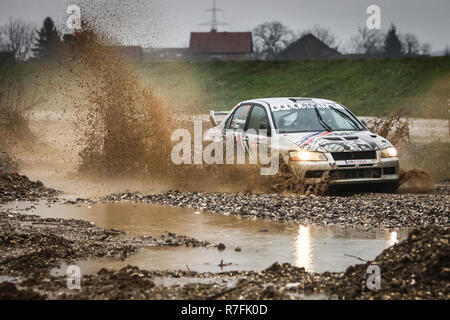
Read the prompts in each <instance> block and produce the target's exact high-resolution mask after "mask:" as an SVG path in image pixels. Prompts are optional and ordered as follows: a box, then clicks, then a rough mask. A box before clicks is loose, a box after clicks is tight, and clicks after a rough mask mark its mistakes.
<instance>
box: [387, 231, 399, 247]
mask: <svg viewBox="0 0 450 320" xmlns="http://www.w3.org/2000/svg"><path fill="white" fill-rule="evenodd" d="M397 242H398V234H397V231H392V232H391V239H389V241H388V246H389V247H390V246H393V245H394V244H396V243H397Z"/></svg>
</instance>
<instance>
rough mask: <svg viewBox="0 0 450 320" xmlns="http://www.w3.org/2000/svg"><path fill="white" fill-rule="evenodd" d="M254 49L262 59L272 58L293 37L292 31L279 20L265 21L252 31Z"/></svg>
mask: <svg viewBox="0 0 450 320" xmlns="http://www.w3.org/2000/svg"><path fill="white" fill-rule="evenodd" d="M253 37H254V48H255V51H256V52H257V53H258V55H260V56H261V57H262V58H264V59H272V58H274V57H275V56H276V55H277V54H278V53H280V52H281V51H282V50H283V49H284V48H286V47H287V46H288V45H289V44H290V43H291V42H292V41H293V39H294V33H293V32H292V31H291V30H290V29H289V28H288V27H286V26H285V25H283V24H282V23H281V22H277V21H274V22H266V23H263V24H260V25H259V26H257V27H256V28H255V29H254V31H253Z"/></svg>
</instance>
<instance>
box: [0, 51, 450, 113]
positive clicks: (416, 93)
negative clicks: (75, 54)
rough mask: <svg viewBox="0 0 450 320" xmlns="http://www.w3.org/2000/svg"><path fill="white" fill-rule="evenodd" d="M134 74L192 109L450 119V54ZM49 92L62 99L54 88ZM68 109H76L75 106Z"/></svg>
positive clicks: (192, 65) (169, 66)
mask: <svg viewBox="0 0 450 320" xmlns="http://www.w3.org/2000/svg"><path fill="white" fill-rule="evenodd" d="M13 69H14V70H11V69H9V71H7V72H8V74H4V72H2V70H0V79H1V78H2V77H7V78H10V77H15V76H18V75H20V76H22V75H23V74H27V73H28V74H29V75H30V76H31V77H32V78H33V80H36V79H37V81H40V80H43V77H42V75H43V74H46V75H50V77H52V76H51V74H52V73H57V72H56V71H54V70H57V69H58V67H57V66H56V65H54V66H49V65H39V64H36V65H34V64H25V65H21V66H17V67H15V68H13ZM132 69H133V71H134V72H136V74H137V75H138V76H139V78H140V79H141V80H142V82H143V83H145V84H146V85H151V86H152V87H153V88H155V90H156V91H158V92H159V93H160V94H162V95H163V98H164V99H165V100H166V101H167V102H168V103H169V104H171V105H173V106H174V107H175V108H177V109H178V110H184V111H186V112H198V113H200V112H207V111H209V110H211V109H216V110H229V109H231V108H232V107H233V106H235V105H236V104H237V103H238V102H239V101H242V100H247V99H252V98H262V97H277V96H278V97H281V96H287V97H289V96H305V97H318V98H327V99H331V100H335V101H338V102H340V103H343V104H344V105H346V106H347V107H349V108H350V109H351V110H352V111H353V112H354V113H356V114H357V115H361V116H364V115H383V114H388V113H390V112H393V111H396V110H401V111H402V113H403V114H404V115H411V116H419V117H428V118H447V116H448V111H447V110H448V103H447V100H448V99H450V57H433V58H429V57H428V58H427V57H422V58H411V59H401V60H390V59H375V60H367V59H360V60H344V59H343V60H300V61H286V62H277V61H242V62H173V63H171V62H165V63H164V62H160V63H156V62H155V63H139V64H134V65H132ZM2 73H3V74H2ZM31 77H30V78H31ZM60 77H61V76H60V75H58V76H57V79H58V80H59V79H61V81H69V82H70V81H73V78H72V79H71V78H70V75H69V76H67V77H66V76H64V77H63V78H60ZM72 77H73V76H72ZM44 78H45V77H44ZM55 78H56V76H55ZM52 88H53V87H52ZM44 91H45V90H44ZM48 91H49V92H51V93H53V95H54V94H55V89H54V88H53V89H51V90H50V89H49V90H48ZM51 105H52V103H51V101H50V102H49V103H48V108H49V109H53V108H52V107H50V106H51ZM53 105H56V106H57V107H58V108H59V107H60V106H61V104H56V103H54V104H53ZM39 108H41V109H46V108H47V107H46V106H45V105H43V106H40V107H39ZM64 108H65V109H66V110H68V109H70V106H69V105H64Z"/></svg>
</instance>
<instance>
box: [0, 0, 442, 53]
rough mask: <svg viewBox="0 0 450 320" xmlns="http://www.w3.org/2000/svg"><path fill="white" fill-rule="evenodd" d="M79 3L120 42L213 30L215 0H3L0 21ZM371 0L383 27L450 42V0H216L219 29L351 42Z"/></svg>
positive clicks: (160, 40) (184, 40)
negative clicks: (270, 27)
mask: <svg viewBox="0 0 450 320" xmlns="http://www.w3.org/2000/svg"><path fill="white" fill-rule="evenodd" d="M76 3H80V4H81V10H82V14H94V15H96V16H97V20H98V21H101V22H100V24H104V25H107V27H105V29H108V32H112V33H120V36H118V37H117V38H119V39H120V41H121V42H125V43H127V44H140V45H144V46H148V45H153V46H159V47H178V46H187V45H188V43H189V33H190V32H191V31H208V27H205V26H199V24H200V23H203V22H207V21H209V20H210V15H209V14H208V13H206V12H205V11H204V10H205V9H207V8H210V7H211V6H212V0H152V1H149V0H129V1H126V0H121V1H119V0H91V1H89V0H73V1H70V0H0V24H3V23H5V22H6V21H7V20H8V18H9V17H14V18H21V19H23V20H27V21H32V22H34V23H35V24H39V25H40V24H42V21H43V19H44V18H45V17H47V16H50V17H52V18H54V20H56V21H58V22H59V23H63V21H64V19H65V11H66V8H67V6H68V4H76ZM371 4H376V5H379V6H380V8H381V27H382V29H383V30H384V31H385V30H386V29H387V28H388V27H389V25H390V24H391V23H392V22H393V23H394V24H395V25H396V26H397V29H398V31H399V32H400V33H406V32H408V33H414V34H416V35H417V36H418V38H419V41H421V42H426V43H429V44H430V45H431V48H432V51H433V52H436V51H441V50H443V49H444V48H445V47H446V46H447V45H450V0H428V1H426V0H378V1H376V0H339V1H338V0H217V7H218V8H222V9H224V10H225V11H224V13H223V14H222V13H219V14H218V18H219V19H220V20H222V21H224V22H227V23H229V24H230V25H229V26H223V27H219V31H250V30H251V29H252V28H254V27H255V26H256V25H258V24H260V23H263V22H266V21H274V20H278V21H281V22H283V23H284V24H285V25H287V26H288V27H289V28H291V29H292V30H294V31H295V32H299V31H301V30H304V29H308V28H310V27H312V26H313V25H315V24H319V25H322V26H326V27H330V28H331V29H332V30H333V32H334V33H335V34H336V35H337V36H338V37H339V39H340V40H341V44H342V45H344V46H346V45H347V44H348V41H349V39H350V37H351V36H352V35H354V34H355V33H356V30H357V27H358V26H359V25H361V26H365V25H366V19H367V14H366V9H367V7H368V6H369V5H371ZM93 12H94V13H93Z"/></svg>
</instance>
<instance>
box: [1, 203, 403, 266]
mask: <svg viewBox="0 0 450 320" xmlns="http://www.w3.org/2000/svg"><path fill="white" fill-rule="evenodd" d="M32 205H33V206H34V207H35V209H33V208H32V209H30V210H28V212H29V213H33V214H38V215H39V216H42V217H45V218H65V219H69V218H74V219H83V220H89V221H92V222H94V223H95V224H97V225H99V226H102V227H104V228H114V229H120V230H124V231H127V232H128V233H129V234H130V235H134V236H138V235H150V236H156V235H160V234H163V233H164V232H165V231H166V230H167V231H170V232H174V233H177V234H180V235H188V236H191V237H194V238H197V239H199V240H207V241H210V242H212V243H218V242H222V243H224V244H225V246H226V249H225V250H224V251H219V250H217V249H216V248H185V247H172V248H161V247H155V248H143V249H140V250H138V252H137V253H136V254H134V255H132V256H130V257H129V258H128V259H126V260H125V261H121V260H119V259H116V258H100V259H94V260H89V261H79V262H78V265H79V266H80V268H81V272H82V274H89V273H94V272H97V271H98V270H99V269H101V268H102V267H105V268H113V269H117V268H121V267H123V266H126V265H128V264H130V265H136V266H138V267H139V268H141V269H147V270H167V269H169V270H180V269H181V270H192V271H199V272H220V271H230V270H256V271H259V270H262V269H265V268H267V267H268V266H270V265H271V264H272V263H273V262H275V261H278V262H289V263H291V264H293V265H295V266H298V267H304V268H305V269H306V270H307V271H310V272H319V273H321V272H325V271H331V272H339V271H344V270H345V269H346V268H347V267H348V266H350V265H354V264H358V263H362V262H361V261H360V260H358V259H357V258H356V257H359V258H362V259H364V260H372V259H374V258H375V257H376V256H377V255H378V254H380V253H381V251H383V250H384V249H385V248H387V247H389V246H391V245H393V244H394V243H396V242H397V241H400V240H403V239H404V238H406V237H407V230H397V231H392V232H388V231H376V230H375V231H361V230H356V229H349V228H347V229H344V228H342V227H339V226H328V227H320V226H314V225H306V226H302V225H298V224H294V223H287V222H273V221H267V220H260V219H245V218H241V217H236V216H232V215H228V216H226V215H223V214H217V213H206V212H200V213H199V212H198V211H197V210H194V209H190V208H179V207H168V206H161V205H152V204H146V203H106V204H101V203H99V204H82V205H80V206H78V205H69V204H67V205H64V204H55V205H51V206H47V204H46V203H45V202H39V203H35V202H20V203H9V204H7V205H5V206H3V208H10V209H25V208H31V206H32ZM236 247H239V248H241V250H242V251H240V252H236V251H235V248H236ZM352 256H353V257H352ZM222 260H223V263H224V264H227V263H232V264H231V265H228V266H226V267H223V268H220V267H219V264H220V263H221V261H222ZM63 271H64V270H63V269H60V270H59V271H58V270H56V271H54V272H61V273H64V272H63Z"/></svg>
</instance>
